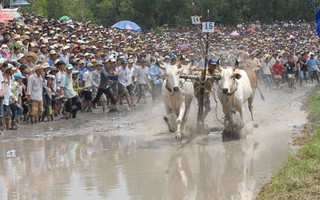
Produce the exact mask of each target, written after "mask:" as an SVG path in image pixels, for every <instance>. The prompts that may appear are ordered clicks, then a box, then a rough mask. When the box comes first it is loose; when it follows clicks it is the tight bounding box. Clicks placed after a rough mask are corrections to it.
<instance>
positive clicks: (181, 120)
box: [158, 62, 194, 139]
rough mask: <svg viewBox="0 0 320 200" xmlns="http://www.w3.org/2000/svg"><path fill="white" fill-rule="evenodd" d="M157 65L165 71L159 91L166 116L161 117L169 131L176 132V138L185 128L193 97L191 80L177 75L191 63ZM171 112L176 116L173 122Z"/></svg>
mask: <svg viewBox="0 0 320 200" xmlns="http://www.w3.org/2000/svg"><path fill="white" fill-rule="evenodd" d="M158 65H159V66H160V68H161V69H163V70H164V71H165V80H164V81H163V83H162V90H161V93H162V99H163V102H164V106H165V110H166V114H167V116H165V117H164V118H163V119H164V120H165V122H166V123H167V125H168V128H169V131H170V132H172V133H174V132H176V136H175V137H176V139H181V136H182V135H181V132H183V131H184V129H185V124H186V122H187V118H188V115H189V111H190V105H191V102H192V100H193V98H194V89H193V84H192V82H188V81H186V80H184V79H181V78H180V77H179V75H180V73H181V72H182V71H185V69H189V68H190V66H191V63H190V64H189V65H185V66H182V65H181V64H180V62H178V63H177V64H176V65H173V66H163V65H161V64H159V63H158ZM179 66H181V67H180V68H179ZM172 114H173V115H175V117H176V121H175V122H173V121H172V116H171V115H172Z"/></svg>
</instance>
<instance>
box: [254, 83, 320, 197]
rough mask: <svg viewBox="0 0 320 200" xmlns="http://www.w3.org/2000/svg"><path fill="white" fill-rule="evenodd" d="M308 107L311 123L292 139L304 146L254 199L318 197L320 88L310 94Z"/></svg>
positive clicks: (319, 173)
mask: <svg viewBox="0 0 320 200" xmlns="http://www.w3.org/2000/svg"><path fill="white" fill-rule="evenodd" d="M307 109H308V111H309V115H308V118H309V122H310V124H311V125H309V128H308V127H304V129H303V133H302V135H301V136H300V137H299V138H295V139H294V141H296V144H299V145H303V147H302V148H301V149H300V150H299V151H298V152H297V153H296V154H294V155H292V156H290V157H289V158H288V159H287V160H286V161H285V163H284V164H283V166H282V167H281V168H280V169H279V170H278V171H276V172H275V173H274V174H273V176H272V179H271V180H270V182H269V183H267V184H266V185H265V186H264V187H263V189H262V190H261V192H260V193H259V195H258V197H257V198H256V200H286V199H288V200H289V199H290V200H302V199H308V200H316V199H317V200H318V199H320V87H316V88H315V89H314V91H312V93H311V94H310V95H309V97H308V101H307ZM310 127H311V128H310Z"/></svg>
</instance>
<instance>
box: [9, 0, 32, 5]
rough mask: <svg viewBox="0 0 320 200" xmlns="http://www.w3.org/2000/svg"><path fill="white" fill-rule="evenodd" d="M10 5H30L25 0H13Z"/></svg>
mask: <svg viewBox="0 0 320 200" xmlns="http://www.w3.org/2000/svg"><path fill="white" fill-rule="evenodd" d="M11 6H13V7H23V6H30V3H29V2H27V1H25V0H17V1H15V2H13V3H11Z"/></svg>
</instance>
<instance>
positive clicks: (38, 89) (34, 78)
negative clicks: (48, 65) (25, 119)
mask: <svg viewBox="0 0 320 200" xmlns="http://www.w3.org/2000/svg"><path fill="white" fill-rule="evenodd" d="M33 70H34V73H33V74H32V75H31V76H29V78H28V87H27V99H28V101H31V112H30V116H31V123H37V121H38V119H40V117H41V116H42V113H43V85H44V84H45V80H44V71H43V66H42V65H36V66H35V67H34V69H33Z"/></svg>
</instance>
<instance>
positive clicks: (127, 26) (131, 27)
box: [111, 20, 141, 32]
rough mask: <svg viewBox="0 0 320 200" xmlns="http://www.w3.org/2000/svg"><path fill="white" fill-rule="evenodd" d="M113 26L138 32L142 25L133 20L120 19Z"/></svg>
mask: <svg viewBox="0 0 320 200" xmlns="http://www.w3.org/2000/svg"><path fill="white" fill-rule="evenodd" d="M111 27H112V28H118V29H127V30H132V31H138V32H140V31H141V27H140V26H138V24H136V23H134V22H132V21H127V20H123V21H119V22H117V23H115V24H114V25H113V26H111Z"/></svg>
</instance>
